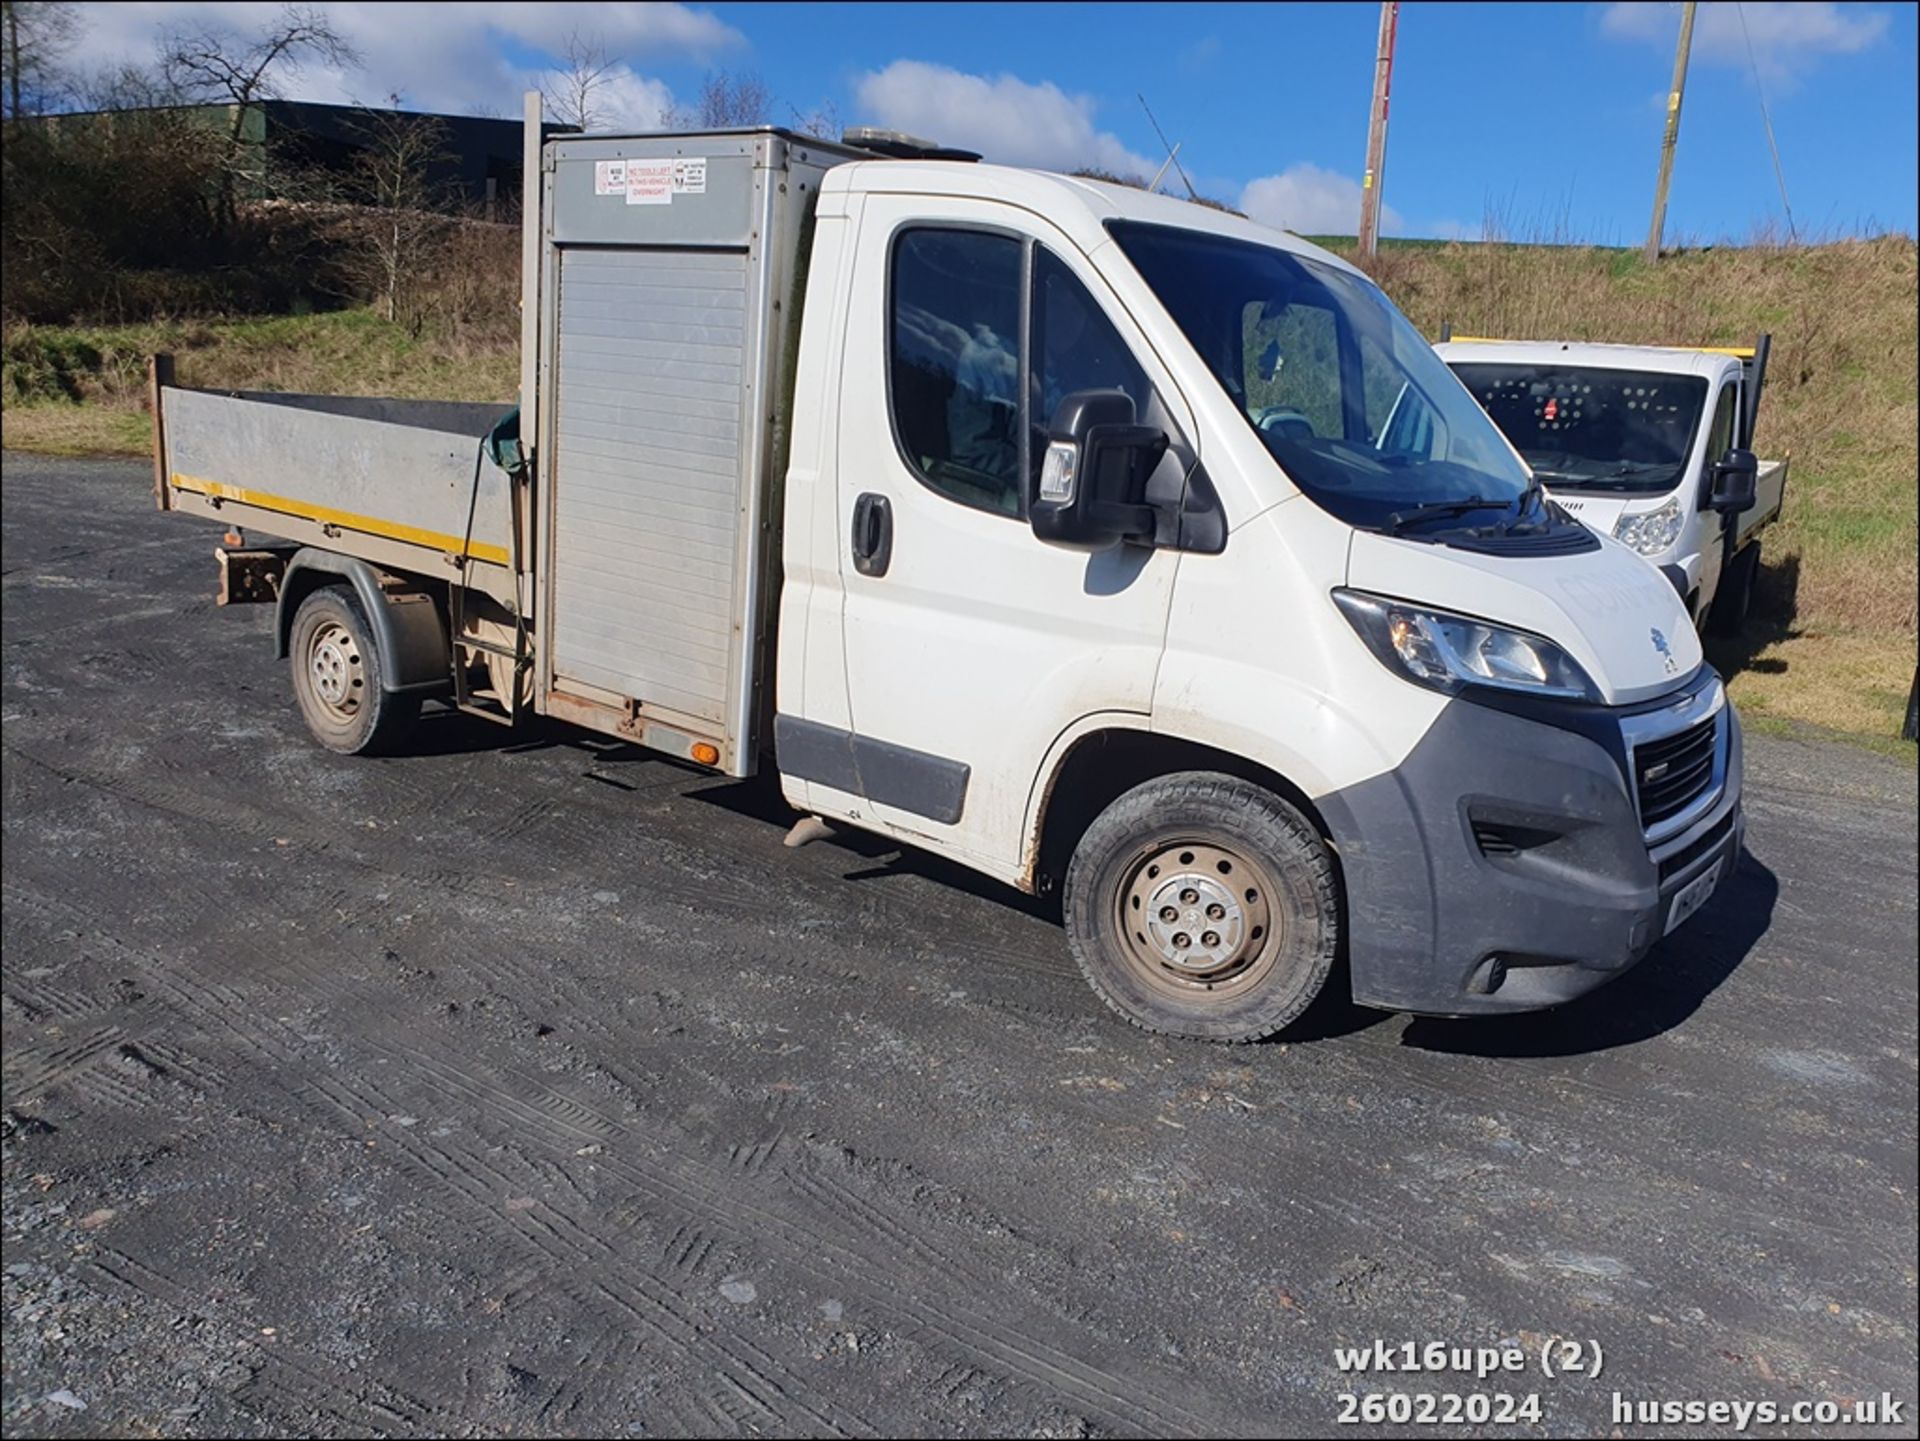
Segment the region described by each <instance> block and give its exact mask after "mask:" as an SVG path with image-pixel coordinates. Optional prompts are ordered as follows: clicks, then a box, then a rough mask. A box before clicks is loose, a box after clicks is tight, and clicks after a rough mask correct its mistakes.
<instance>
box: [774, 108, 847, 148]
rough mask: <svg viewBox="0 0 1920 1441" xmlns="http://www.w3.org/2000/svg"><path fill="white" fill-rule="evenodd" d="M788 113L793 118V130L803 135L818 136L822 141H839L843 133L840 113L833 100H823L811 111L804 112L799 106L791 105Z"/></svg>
mask: <svg viewBox="0 0 1920 1441" xmlns="http://www.w3.org/2000/svg"><path fill="white" fill-rule="evenodd" d="M787 111H788V113H789V114H790V115H792V116H793V120H792V125H793V128H794V129H795V130H797V131H799V132H800V133H801V134H802V135H813V136H817V137H818V138H819V139H821V140H838V139H839V138H840V135H841V132H842V126H841V124H840V111H839V110H838V109H837V108H836V107H835V105H834V103H833V102H832V101H831V100H823V101H821V102H820V103H819V104H818V105H816V106H814V108H813V109H811V110H806V111H803V110H801V109H800V107H799V106H797V105H789V106H788V107H787Z"/></svg>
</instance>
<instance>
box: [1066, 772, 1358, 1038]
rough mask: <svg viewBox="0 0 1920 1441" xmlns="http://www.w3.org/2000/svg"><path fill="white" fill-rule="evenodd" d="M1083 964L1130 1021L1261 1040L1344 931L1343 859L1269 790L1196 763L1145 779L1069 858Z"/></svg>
mask: <svg viewBox="0 0 1920 1441" xmlns="http://www.w3.org/2000/svg"><path fill="white" fill-rule="evenodd" d="M1063 908H1064V910H1065V913H1066V921H1067V934H1068V938H1069V940H1070V942H1071V944H1072V947H1073V953H1074V958H1075V960H1076V961H1078V963H1079V966H1080V971H1081V974H1082V975H1084V976H1085V977H1086V978H1087V982H1088V984H1089V985H1091V986H1092V987H1093V989H1094V991H1095V992H1096V993H1098V995H1099V996H1100V998H1101V999H1102V1000H1103V1001H1105V1002H1106V1003H1107V1005H1109V1006H1110V1007H1112V1008H1113V1009H1114V1010H1115V1011H1117V1012H1119V1013H1120V1014H1121V1015H1122V1016H1124V1017H1126V1019H1127V1020H1129V1021H1131V1022H1133V1024H1135V1025H1137V1026H1140V1027H1142V1028H1143V1029H1145V1030H1149V1031H1157V1032H1161V1033H1163V1034H1166V1035H1174V1036H1186V1037H1192V1038H1195V1039H1199V1040H1209V1041H1223V1042H1236V1041H1253V1040H1258V1039H1259V1038H1260V1037H1262V1036H1268V1035H1271V1034H1273V1033H1274V1032H1275V1031H1278V1030H1280V1029H1282V1028H1283V1027H1285V1026H1286V1025H1288V1024H1289V1023H1290V1022H1292V1021H1293V1020H1295V1019H1296V1018H1297V1017H1298V1016H1299V1015H1300V1014H1301V1013H1302V1012H1303V1011H1305V1010H1306V1009H1307V1007H1308V1005H1309V1004H1311V1002H1312V1001H1313V998H1314V997H1315V996H1316V995H1318V994H1319V992H1320V989H1321V987H1322V986H1323V985H1325V983H1326V979H1327V973H1328V971H1329V970H1330V969H1331V967H1332V965H1333V957H1334V952H1335V950H1336V948H1337V947H1338V944H1339V937H1340V910H1339V896H1338V891H1337V888H1336V885H1335V881H1334V871H1333V858H1332V855H1331V854H1330V853H1329V851H1328V849H1327V845H1326V842H1325V841H1323V840H1322V839H1321V838H1320V835H1319V833H1318V832H1317V831H1316V830H1315V829H1314V828H1313V826H1312V824H1311V823H1309V822H1308V821H1307V819H1306V818H1305V817H1304V816H1302V815H1301V814H1300V812H1299V811H1297V810H1295V809H1294V808H1293V807H1292V806H1290V805H1288V804H1287V803H1286V802H1285V801H1283V800H1281V799H1280V797H1278V796H1276V795H1274V794H1273V793H1272V792H1270V791H1267V790H1264V789H1262V788H1261V787H1259V786H1256V785H1253V784H1251V783H1250V782H1247V781H1243V780H1238V779H1236V778H1234V777H1231V776H1226V775H1219V774H1215V773H1212V772H1206V771H1189V772H1184V773H1181V774H1178V775H1171V776H1163V777H1161V778H1159V779H1158V780H1152V781H1148V782H1146V783H1144V784H1143V785H1139V786H1136V787H1134V789H1132V790H1130V791H1128V792H1127V793H1126V794H1125V795H1123V796H1121V797H1120V798H1119V799H1118V800H1116V801H1115V802H1114V803H1113V804H1112V805H1110V806H1109V807H1107V809H1106V810H1105V811H1104V812H1102V813H1101V815H1100V816H1099V817H1098V818H1097V819H1096V820H1095V821H1094V823H1093V824H1092V825H1091V826H1090V827H1088V829H1087V832H1086V834H1085V835H1084V836H1083V837H1081V840H1080V844H1079V845H1078V847H1076V848H1075V851H1074V855H1073V860H1072V863H1071V864H1070V865H1069V867H1068V869H1067V884H1066V892H1065V896H1064V898H1063Z"/></svg>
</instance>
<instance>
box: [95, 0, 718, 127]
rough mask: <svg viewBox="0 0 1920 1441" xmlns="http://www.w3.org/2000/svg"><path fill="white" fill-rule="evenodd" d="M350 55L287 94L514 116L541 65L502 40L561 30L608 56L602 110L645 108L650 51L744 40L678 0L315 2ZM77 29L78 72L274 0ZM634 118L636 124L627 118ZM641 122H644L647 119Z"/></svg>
mask: <svg viewBox="0 0 1920 1441" xmlns="http://www.w3.org/2000/svg"><path fill="white" fill-rule="evenodd" d="M320 8H321V9H322V10H323V11H324V13H325V14H326V17H327V18H328V20H329V21H331V22H332V24H333V26H334V28H335V29H336V30H338V31H339V32H340V34H341V35H342V36H343V37H344V38H345V39H346V40H347V41H348V43H350V44H351V45H352V46H353V47H354V49H355V50H357V51H358V52H359V54H360V62H361V63H360V64H359V65H358V66H355V67H352V68H349V69H339V68H334V67H328V66H316V65H308V66H305V67H303V68H301V69H300V70H298V71H289V72H286V73H285V74H284V75H283V76H282V79H281V89H282V90H283V92H284V93H285V94H286V95H287V97H288V98H290V99H296V100H320V101H332V102H362V103H366V104H374V105H378V104H383V103H385V101H386V98H387V97H388V96H389V95H395V94H397V95H399V96H400V97H401V98H402V101H403V102H404V103H405V104H406V105H407V106H408V107H409V108H413V109H419V110H437V111H446V112H451V113H455V114H472V115H514V114H518V113H519V109H520V93H521V91H522V90H523V89H525V88H527V87H528V86H529V85H537V83H538V81H539V79H540V78H541V75H542V73H543V72H544V68H545V67H543V66H540V65H535V66H532V67H530V68H528V67H522V66H520V65H516V64H515V63H514V62H513V61H511V60H509V59H508V58H507V57H506V56H505V55H504V54H503V53H502V51H503V49H504V48H509V47H510V48H513V49H517V50H519V51H522V52H533V53H534V54H536V55H541V56H545V57H548V58H549V59H550V60H557V59H558V58H559V56H560V55H561V54H562V53H563V52H564V51H565V49H566V46H567V40H568V37H569V36H570V35H572V34H573V33H574V32H575V31H578V32H579V34H580V35H581V36H582V37H583V38H587V39H598V40H600V41H601V42H602V43H603V44H604V46H605V49H606V53H607V55H608V57H609V58H610V59H612V60H614V61H615V62H617V63H618V65H619V69H618V70H617V71H616V72H615V76H614V80H615V85H614V86H613V88H612V91H611V92H610V93H605V94H603V98H604V99H605V100H606V102H607V108H608V110H609V112H610V113H612V112H614V111H616V110H617V111H619V112H620V113H621V114H622V116H623V118H622V120H621V121H620V122H619V123H621V124H625V123H627V121H626V120H625V118H624V116H625V115H627V114H632V115H636V116H640V115H648V114H652V113H653V111H654V110H657V108H658V105H657V103H656V102H657V101H658V99H659V97H660V96H663V95H664V94H665V90H664V87H662V86H660V84H659V82H658V81H654V80H649V79H646V78H645V77H643V76H641V75H640V74H639V73H638V72H636V71H634V70H633V69H632V68H631V66H632V62H635V61H640V60H649V59H662V58H668V57H674V58H693V59H696V60H701V59H706V58H708V57H711V56H716V55H719V54H722V53H724V52H725V51H727V50H728V49H730V48H733V47H735V46H738V45H740V44H742V43H744V37H743V36H742V35H741V34H740V32H739V31H738V30H736V29H734V28H733V27H732V26H731V25H727V24H725V23H723V22H722V21H720V20H719V19H717V18H716V17H715V16H714V15H713V14H711V13H710V12H709V11H706V10H700V9H695V8H693V7H692V6H688V5H682V4H671V3H667V4H643V3H619V4H591V3H572V0H550V3H546V4H533V5H523V4H510V3H483V4H458V5H455V4H436V3H431V0H395V3H383V0H337V3H332V4H324V5H322V6H321V7H320ZM80 10H81V14H80V27H79V28H80V38H79V41H78V42H77V43H76V44H75V46H74V47H73V49H72V51H71V52H70V53H69V55H68V56H67V61H68V63H69V65H71V66H72V67H73V68H75V69H76V70H80V71H82V72H86V73H92V72H95V71H99V70H103V69H108V68H111V67H117V66H119V65H124V64H136V65H148V64H151V63H152V61H153V60H154V57H155V55H156V54H157V51H158V47H159V44H160V42H161V40H162V38H163V37H165V36H166V35H169V34H171V33H173V32H175V31H181V30H197V29H202V28H205V29H212V30H214V31H216V32H235V33H242V34H245V33H251V32H253V31H256V30H258V29H260V28H261V27H263V26H266V25H269V24H271V23H272V22H273V21H274V20H275V19H277V18H278V16H279V15H280V14H281V11H282V6H281V5H279V4H277V3H264V0H245V3H238V4H208V3H186V0H147V3H139V4H97V3H96V4H85V5H82V6H81V7H80ZM636 123H638V122H636ZM647 123H653V122H652V121H649V122H647Z"/></svg>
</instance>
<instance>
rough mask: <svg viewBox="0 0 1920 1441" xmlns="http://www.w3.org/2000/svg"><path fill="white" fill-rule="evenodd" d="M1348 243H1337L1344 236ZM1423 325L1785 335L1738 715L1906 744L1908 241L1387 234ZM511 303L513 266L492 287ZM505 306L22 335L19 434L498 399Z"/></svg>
mask: <svg viewBox="0 0 1920 1441" xmlns="http://www.w3.org/2000/svg"><path fill="white" fill-rule="evenodd" d="M1336 244H1337V242H1336ZM1373 269H1374V272H1375V274H1376V275H1377V276H1378V278H1379V280H1380V281H1381V283H1382V285H1384V286H1385V288H1386V290H1387V292H1388V294H1390V295H1391V296H1393V298H1394V299H1395V300H1396V301H1397V302H1398V303H1399V304H1400V306H1401V307H1402V308H1403V309H1404V310H1406V312H1407V313H1408V314H1409V315H1410V316H1411V317H1412V318H1413V319H1414V321H1415V323H1417V324H1418V325H1419V326H1420V327H1421V329H1422V330H1423V331H1424V332H1425V333H1426V334H1428V335H1429V336H1437V335H1438V334H1439V333H1440V327H1441V325H1442V324H1443V323H1445V322H1448V321H1451V322H1452V324H1453V325H1454V327H1455V328H1456V329H1457V330H1459V331H1461V332H1463V333H1470V334H1476V335H1504V336H1515V337H1530V338H1551V339H1569V340H1609V341H1622V342H1643V343H1657V344H1668V345H1687V344H1717V345H1727V344H1744V343H1749V342H1750V341H1751V340H1752V338H1753V336H1754V335H1755V334H1756V333H1758V332H1759V331H1762V330H1766V331H1770V332H1771V333H1772V334H1773V337H1774V350H1773V361H1772V367H1771V370H1770V372H1769V376H1768V385H1767V393H1766V401H1765V404H1764V406H1763V409H1762V415H1761V424H1760V435H1759V445H1758V448H1759V450H1760V453H1761V454H1762V455H1764V456H1777V455H1783V454H1790V455H1791V456H1792V461H1793V467H1792V473H1791V480H1790V483H1789V488H1788V493H1787V506H1786V514H1785V518H1784V519H1783V521H1782V522H1781V524H1780V525H1779V527H1778V528H1777V529H1776V530H1775V531H1774V532H1773V533H1772V534H1771V535H1770V536H1769V538H1768V542H1767V551H1766V557H1767V564H1766V567H1765V570H1764V572H1763V579H1762V589H1761V592H1760V595H1759V596H1758V597H1757V600H1756V606H1757V611H1756V616H1755V620H1754V624H1753V625H1752V627H1751V631H1750V634H1749V636H1748V637H1747V638H1746V639H1745V640H1743V641H1742V642H1741V643H1740V644H1739V646H1737V647H1735V648H1732V649H1726V648H1722V649H1717V650H1716V651H1715V652H1714V658H1715V660H1716V662H1717V663H1719V664H1720V666H1721V668H1722V669H1723V670H1726V671H1728V672H1729V673H1732V674H1734V675H1735V694H1736V696H1737V697H1738V699H1739V700H1740V703H1741V705H1742V707H1743V709H1744V711H1745V712H1746V713H1747V714H1748V715H1749V716H1750V717H1753V718H1755V719H1756V720H1759V721H1760V723H1762V724H1765V723H1766V718H1776V719H1779V720H1784V721H1794V722H1806V723H1811V724H1815V725H1821V726H1827V727H1832V728H1835V729H1838V730H1843V731H1850V732H1854V733H1859V734H1864V735H1874V736H1890V735H1893V734H1894V733H1896V732H1897V730H1898V728H1899V716H1900V711H1901V709H1902V707H1903V706H1904V704H1905V701H1906V696H1907V689H1908V686H1909V685H1910V683H1911V681H1912V677H1913V671H1914V661H1915V633H1916V614H1915V597H1916V587H1917V585H1920V580H1917V578H1916V565H1915V536H1916V480H1915V477H1916V454H1915V437H1916V431H1917V430H1920V405H1917V404H1916V393H1917V392H1916V386H1917V385H1920V376H1917V375H1916V324H1915V314H1916V306H1920V252H1917V251H1916V247H1915V244H1914V242H1913V241H1912V240H1910V239H1907V238H1905V237H1887V238H1881V239H1876V240H1870V241H1859V242H1849V243H1842V244H1832V245H1821V246H1811V247H1804V248H1796V249H1784V248H1780V249H1774V248H1746V249H1731V248H1720V249H1712V250H1702V251H1694V252H1687V253H1682V254H1677V255H1672V256H1668V257H1666V258H1664V259H1662V260H1661V261H1660V262H1659V263H1658V264H1656V265H1648V264H1646V263H1644V262H1643V261H1642V260H1641V259H1640V257H1639V256H1638V255H1637V254H1636V253H1633V252H1627V251H1617V250H1599V249H1580V248H1552V247H1544V246H1515V245H1434V246H1421V247H1412V246H1407V247H1388V248H1386V249H1383V250H1382V252H1381V254H1380V256H1379V257H1378V259H1377V261H1376V262H1375V264H1374V267H1373ZM500 282H501V284H500V292H501V294H502V295H504V296H508V297H511V295H512V292H513V277H512V276H511V275H502V276H501V277H500ZM515 343H516V330H515V328H514V313H513V307H512V305H511V302H510V301H509V303H507V304H506V305H504V306H503V307H502V309H501V313H500V314H499V315H498V316H497V317H496V318H494V320H493V321H492V322H491V323H486V324H478V325H476V324H467V325H463V326H461V327H458V328H447V329H443V330H440V331H436V330H433V329H431V328H429V329H428V330H427V331H425V332H423V333H422V334H420V335H418V336H415V335H413V334H411V333H409V332H408V331H407V330H405V329H403V328H401V327H399V326H396V325H391V324H387V323H385V322H382V321H380V320H378V319H376V318H375V317H374V316H372V315H371V314H370V313H368V312H365V311H342V312H335V313H332V314H325V315H313V316H305V317H276V318H270V319H259V318H250V319H239V320H211V321H181V322H168V323H155V324H149V325H141V326H126V327H111V328H84V327H32V328H28V327H12V328H9V330H8V332H7V335H6V343H5V378H4V386H3V387H0V393H3V394H4V397H5V415H4V436H5V443H6V445H7V446H9V447H14V448H24V449H52V450H61V451H69V452H71V451H90V452H112V451H125V452H128V453H137V452H139V451H140V450H141V449H142V448H143V447H144V445H145V443H146V441H145V436H146V426H145V420H144V417H143V416H142V415H141V413H140V405H141V400H142V394H143V378H144V357H145V355H146V354H148V353H149V352H151V351H153V350H155V349H169V350H172V351H174V352H175V353H176V354H177V355H178V356H179V358H180V373H181V378H182V381H183V382H184V383H186V384H190V385H202V386H229V385H230V386H242V385H244V386H247V387H250V388H271V389H282V390H315V391H336V392H349V393H361V394H371V393H377V394H388V395H401V396H441V397H445V398H449V399H464V400H506V399H508V398H510V397H511V396H512V394H513V391H514V386H515V383H516V361H515V354H514V347H515Z"/></svg>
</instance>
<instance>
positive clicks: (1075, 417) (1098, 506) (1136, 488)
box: [1027, 390, 1167, 547]
mask: <svg viewBox="0 0 1920 1441" xmlns="http://www.w3.org/2000/svg"><path fill="white" fill-rule="evenodd" d="M1166 449H1167V437H1166V435H1165V433H1164V432H1162V431H1160V430H1159V429H1157V428H1156V427H1154V426H1151V425H1141V424H1139V423H1138V421H1137V420H1136V418H1135V415H1134V408H1133V398H1132V397H1131V396H1129V395H1128V394H1127V393H1126V392H1125V391H1121V390H1076V391H1075V392H1074V393H1073V394H1071V395H1069V396H1068V397H1067V398H1066V399H1065V400H1063V401H1061V402H1060V408H1059V409H1058V410H1056V411H1055V412H1054V413H1053V424H1052V425H1051V426H1050V427H1049V429H1048V432H1047V451H1046V455H1045V457H1044V458H1043V459H1042V461H1041V464H1040V482H1039V485H1038V486H1037V487H1036V489H1035V491H1034V494H1033V496H1032V497H1031V500H1030V503H1029V504H1028V506H1027V517H1028V520H1029V522H1030V523H1031V524H1032V526H1033V533H1034V534H1035V535H1037V536H1039V537H1040V539H1042V540H1046V541H1052V542H1054V543H1055V544H1059V545H1084V546H1094V547H1103V546H1109V545H1112V544H1113V543H1114V542H1115V541H1119V540H1124V539H1129V538H1140V539H1151V538H1152V537H1153V533H1154V521H1155V517H1154V511H1153V507H1151V506H1150V505H1148V504H1147V503H1146V488H1147V477H1148V476H1149V475H1151V474H1152V473H1153V468H1154V466H1155V465H1157V464H1159V461H1160V457H1161V455H1162V454H1164V453H1165V451H1166Z"/></svg>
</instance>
